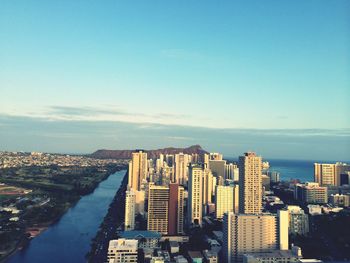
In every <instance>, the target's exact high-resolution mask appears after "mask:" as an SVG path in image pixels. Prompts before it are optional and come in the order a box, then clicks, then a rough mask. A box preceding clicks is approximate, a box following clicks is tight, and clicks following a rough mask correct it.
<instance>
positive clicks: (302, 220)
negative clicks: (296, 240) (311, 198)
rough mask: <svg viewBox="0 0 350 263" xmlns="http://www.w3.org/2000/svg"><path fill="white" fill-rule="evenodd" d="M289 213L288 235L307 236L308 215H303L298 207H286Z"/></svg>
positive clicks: (302, 211)
mask: <svg viewBox="0 0 350 263" xmlns="http://www.w3.org/2000/svg"><path fill="white" fill-rule="evenodd" d="M287 211H288V213H289V233H290V234H297V235H301V236H303V235H307V233H308V232H309V215H308V214H305V212H304V210H303V209H302V208H301V207H300V206H296V205H288V206H287Z"/></svg>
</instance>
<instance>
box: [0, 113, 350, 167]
mask: <svg viewBox="0 0 350 263" xmlns="http://www.w3.org/2000/svg"><path fill="white" fill-rule="evenodd" d="M60 110H61V109H60ZM62 110H64V111H65V112H66V113H67V112H68V111H69V109H62ZM89 111H90V109H89V110H87V111H84V112H83V114H87V113H88V112H89ZM70 113H72V114H78V113H81V112H80V111H78V110H76V109H73V110H72V111H71V112H70ZM0 123H1V124H2V125H4V126H2V127H1V129H0V146H1V148H0V150H28V151H32V150H36V151H48V152H92V151H95V150H96V149H100V148H105V149H128V148H129V149H134V148H145V149H153V148H161V147H167V146H180V147H184V146H188V145H190V144H197V143H199V144H202V146H203V147H204V148H205V149H207V150H208V151H221V152H223V153H224V154H226V155H228V156H237V155H239V154H242V153H243V152H245V151H247V150H249V149H251V150H254V151H257V152H258V153H259V154H261V155H262V156H269V157H271V156H272V157H279V158H298V159H301V158H308V159H320V160H327V159H328V160H331V159H334V158H336V159H338V160H340V161H347V159H348V158H349V156H350V129H268V130H267V129H215V128H205V127H193V126H186V125H166V124H156V123H140V122H135V123H132V122H126V121H106V120H104V121H101V120H100V121H93V120H88V121H87V120H74V121H73V120H71V119H67V120H66V119H47V118H43V117H33V116H32V117H30V116H10V115H5V114H2V115H1V114H0Z"/></svg>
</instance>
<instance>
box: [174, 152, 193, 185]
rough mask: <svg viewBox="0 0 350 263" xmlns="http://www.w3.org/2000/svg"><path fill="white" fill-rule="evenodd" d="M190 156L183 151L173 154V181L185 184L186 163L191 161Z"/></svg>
mask: <svg viewBox="0 0 350 263" xmlns="http://www.w3.org/2000/svg"><path fill="white" fill-rule="evenodd" d="M190 158H191V156H190V155H188V154H184V153H179V154H176V155H175V181H174V183H178V184H180V185H185V184H187V180H188V165H189V163H190V162H191V159H190Z"/></svg>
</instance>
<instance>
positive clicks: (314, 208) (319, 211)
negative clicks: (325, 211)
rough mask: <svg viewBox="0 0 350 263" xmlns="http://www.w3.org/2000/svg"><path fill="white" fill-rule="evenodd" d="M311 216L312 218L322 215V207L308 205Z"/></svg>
mask: <svg viewBox="0 0 350 263" xmlns="http://www.w3.org/2000/svg"><path fill="white" fill-rule="evenodd" d="M307 208H308V209H309V214H310V215H312V216H315V215H322V207H321V206H320V205H308V206H307Z"/></svg>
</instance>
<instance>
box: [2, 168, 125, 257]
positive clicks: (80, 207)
mask: <svg viewBox="0 0 350 263" xmlns="http://www.w3.org/2000/svg"><path fill="white" fill-rule="evenodd" d="M124 175H125V170H122V171H118V172H116V173H114V174H112V175H110V176H109V177H108V179H106V180H105V181H103V182H101V183H100V184H99V186H98V187H97V188H96V189H95V191H94V192H93V193H91V194H89V195H87V196H83V197H82V198H81V199H80V200H79V201H78V203H77V204H76V205H75V206H74V207H72V208H70V209H69V210H68V211H67V213H66V214H65V215H63V217H62V218H61V219H60V220H59V221H58V222H57V223H56V224H54V225H52V226H51V227H49V228H48V229H47V230H46V231H45V232H43V233H42V234H41V235H39V236H38V237H36V238H34V239H33V240H32V241H31V242H30V244H29V245H28V247H26V248H25V249H24V250H22V251H19V252H17V253H16V254H15V255H13V256H12V257H11V258H10V259H9V260H8V261H7V262H9V263H17V262H28V263H31V262H35V263H40V262H47V261H50V262H52V263H55V262H57V263H58V262H85V261H86V259H85V255H86V253H87V252H88V251H89V249H90V243H91V239H92V238H93V237H94V236H95V234H96V232H97V231H98V228H99V226H100V224H101V222H102V221H103V218H104V216H105V215H106V213H107V210H108V207H109V205H110V202H111V201H112V200H113V197H114V195H115V193H116V191H117V190H118V188H119V186H120V184H121V182H122V180H123V177H124Z"/></svg>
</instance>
